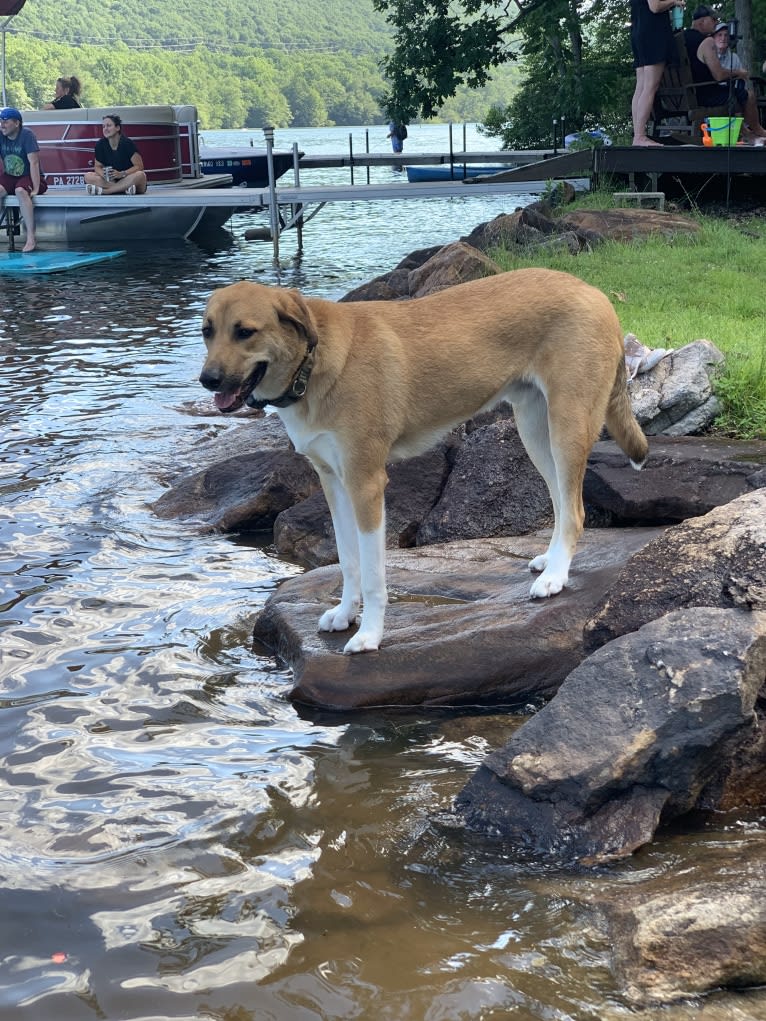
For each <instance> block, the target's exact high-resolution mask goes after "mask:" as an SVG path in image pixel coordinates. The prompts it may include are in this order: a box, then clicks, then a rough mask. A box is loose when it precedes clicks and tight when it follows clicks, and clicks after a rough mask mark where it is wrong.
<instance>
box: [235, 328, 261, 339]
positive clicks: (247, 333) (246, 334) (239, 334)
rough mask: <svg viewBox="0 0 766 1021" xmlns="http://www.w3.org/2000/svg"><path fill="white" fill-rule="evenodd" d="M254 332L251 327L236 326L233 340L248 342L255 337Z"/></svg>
mask: <svg viewBox="0 0 766 1021" xmlns="http://www.w3.org/2000/svg"><path fill="white" fill-rule="evenodd" d="M256 332H257V331H256V330H254V329H253V328H252V326H237V327H236V329H235V330H234V339H235V340H250V338H251V337H253V336H255V334H256Z"/></svg>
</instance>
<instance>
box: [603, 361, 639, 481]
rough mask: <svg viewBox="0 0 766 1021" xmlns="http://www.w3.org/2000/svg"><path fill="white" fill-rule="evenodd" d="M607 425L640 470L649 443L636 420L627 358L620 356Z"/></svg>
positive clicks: (608, 406)
mask: <svg viewBox="0 0 766 1021" xmlns="http://www.w3.org/2000/svg"><path fill="white" fill-rule="evenodd" d="M606 427H607V429H608V430H609V433H610V435H611V436H612V438H613V439H614V440H615V441H616V442H617V443H618V444H619V445H620V447H622V449H623V450H624V451H625V453H626V454H627V455H628V457H629V458H630V463H631V464H632V465H633V467H634V468H635V469H636V471H639V470H640V469H641V468H642V467H643V465H644V461H646V457H647V454H648V453H649V444H648V443H647V440H646V436H644V433H643V431H642V429H641V426H640V425H639V424H638V422H637V421H636V416H635V415H634V414H633V408H632V407H631V406H630V397H629V396H628V374H627V372H626V371H625V359H624V358H620V361H619V364H618V366H617V375H616V376H615V379H614V385H613V386H612V392H611V394H610V395H609V404H608V405H607V409H606Z"/></svg>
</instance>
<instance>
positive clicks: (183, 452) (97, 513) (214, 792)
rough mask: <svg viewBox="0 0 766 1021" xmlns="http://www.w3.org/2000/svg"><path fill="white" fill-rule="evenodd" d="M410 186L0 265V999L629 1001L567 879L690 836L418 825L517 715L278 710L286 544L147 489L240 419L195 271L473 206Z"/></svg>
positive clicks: (43, 1011) (431, 225) (354, 266)
mask: <svg viewBox="0 0 766 1021" xmlns="http://www.w3.org/2000/svg"><path fill="white" fill-rule="evenodd" d="M415 205H416V204H415V203H410V204H409V207H408V208H409V212H408V216H409V220H408V222H407V226H406V228H403V227H402V226H401V224H399V223H398V222H395V221H394V220H393V214H392V211H391V210H388V211H387V210H385V209H383V210H380V211H379V212H375V211H372V210H370V209H364V208H360V209H358V210H356V209H350V208H348V209H345V210H344V211H343V212H342V213H341V212H340V211H339V210H336V211H335V212H333V213H332V217H331V218H330V214H329V211H325V214H324V215H325V217H326V218H325V220H324V221H322V219H321V215H320V217H319V218H317V220H316V221H314V224H313V225H312V230H311V234H310V236H309V231H308V230H307V239H306V241H307V244H306V248H307V251H306V253H305V255H304V258H303V259H302V260H300V261H299V260H297V259H296V258H294V256H291V255H290V253H289V251H288V252H287V255H286V257H285V260H284V263H283V265H281V266H279V267H276V266H274V265H273V264H272V262H271V251H270V248H267V247H264V246H258V245H248V244H247V243H246V242H244V241H243V240H242V238H243V225H242V224H239V223H235V225H234V231H233V236H231V235H229V236H228V239H227V240H226V243H225V244H223V245H211V246H209V247H208V248H206V249H203V248H201V247H200V246H197V245H193V244H185V245H177V246H168V247H163V246H161V245H159V246H156V247H154V248H153V249H147V248H136V249H131V251H130V252H129V254H128V256H127V257H126V258H124V259H122V260H118V261H116V262H113V263H107V264H104V265H103V266H94V267H91V268H89V269H87V270H84V271H83V272H82V274H81V275H72V274H69V273H65V274H61V275H59V276H52V277H49V278H43V277H41V278H40V279H37V280H34V279H29V278H28V279H20V280H13V281H10V282H9V281H7V280H6V282H5V284H4V286H3V289H2V291H0V313H1V314H2V319H1V320H0V322H1V323H2V325H0V349H1V350H2V354H3V358H2V363H1V367H0V378H1V379H2V391H1V394H2V396H0V425H1V426H2V433H1V436H2V438H1V439H0V578H1V579H2V601H1V602H0V629H2V643H1V645H0V656H1V657H2V661H1V664H0V670H1V672H2V689H1V690H0V755H1V756H2V762H3V773H2V781H1V782H0V897H1V898H2V899H1V900H0V906H1V908H2V916H3V925H2V927H0V1019H2V1021H6V1019H7V1021H41V1019H43V1021H48V1019H51V1018H55V1019H56V1021H68V1019H72V1021H75V1019H76V1021H83V1019H88V1018H93V1019H102V1018H106V1019H110V1021H111V1019H115V1021H116V1019H120V1021H149V1019H158V1018H173V1019H178V1021H181V1019H184V1021H199V1019H204V1018H210V1019H216V1021H255V1019H256V1018H257V1019H258V1021H261V1019H278V1021H291V1019H296V1021H309V1019H311V1021H320V1019H338V1018H360V1019H367V1018H373V1017H374V1018H384V1019H391V1021H423V1019H428V1021H434V1019H445V1021H446V1019H449V1021H455V1019H463V1018H465V1019H478V1018H482V1019H485V1018H486V1019H489V1018H507V1017H509V1016H513V1017H518V1018H520V1019H522V1021H526V1019H545V1021H550V1019H554V1021H559V1019H561V1021H564V1019H568V1018H573V1019H578V1021H579V1019H589V1018H610V1019H611V1018H623V1017H624V1018H627V1017H628V1016H629V1011H628V1010H627V1009H626V1008H625V1007H624V1006H623V1005H622V1004H621V1002H620V1000H619V998H618V997H617V995H616V993H615V982H614V978H613V977H612V975H611V972H610V971H609V968H608V956H607V951H608V948H607V947H606V946H605V945H604V943H603V939H602V937H600V936H599V935H598V934H597V933H596V932H594V931H591V930H590V929H589V928H588V926H587V925H586V922H585V920H584V917H585V916H583V914H582V911H581V910H580V907H579V896H580V894H581V893H582V894H585V893H587V892H589V891H590V890H591V889H592V888H595V887H597V886H598V885H599V883H602V882H604V881H605V880H606V878H608V879H609V881H610V882H612V883H617V884H619V883H620V882H632V881H633V880H634V879H635V878H636V877H637V876H640V875H642V874H656V873H659V872H662V871H663V870H664V869H666V868H668V867H669V864H670V863H672V862H673V861H674V859H675V858H676V857H677V858H682V857H683V855H685V854H694V853H699V851H696V852H695V850H694V845H693V844H692V845H684V846H683V847H682V848H678V847H677V846H676V845H675V844H674V842H673V840H672V839H671V838H668V840H667V841H666V844H665V845H662V844H660V845H658V847H657V848H654V849H652V850H650V851H648V852H646V853H644V854H643V855H640V856H638V857H637V858H636V859H635V861H633V862H631V863H629V865H627V866H625V867H623V868H622V869H614V870H611V871H610V872H609V873H603V874H602V875H601V876H589V875H583V876H577V875H562V874H559V873H556V872H548V871H546V870H545V869H544V868H541V867H540V866H539V865H538V864H535V863H530V862H524V861H522V860H520V858H519V856H518V855H517V854H514V853H511V851H510V850H508V849H505V848H502V847H498V846H484V845H482V844H481V843H479V842H477V841H473V840H469V841H465V843H463V842H461V841H460V840H459V839H456V838H455V837H454V836H445V835H444V834H442V833H440V832H439V831H437V830H435V829H433V828H432V826H431V825H430V822H429V816H430V813H431V812H432V811H433V810H434V809H438V808H441V807H445V806H447V805H449V803H450V801H451V799H452V797H453V796H454V795H455V794H456V793H457V791H458V790H459V789H460V787H461V786H462V784H463V783H464V782H465V780H466V779H467V777H468V776H469V775H470V773H471V771H472V770H473V769H474V768H475V766H476V764H477V763H479V762H480V761H481V759H482V757H483V756H484V754H485V753H486V751H487V750H488V749H489V748H491V747H494V746H497V745H499V744H500V743H502V742H503V741H504V740H505V739H506V738H507V736H508V735H509V733H510V732H511V731H512V730H513V728H514V727H515V726H517V725H518V722H519V721H518V719H516V718H512V717H508V716H504V715H503V714H497V715H495V716H490V715H487V714H484V713H480V712H478V711H477V712H476V713H475V714H472V713H470V712H462V713H461V714H454V715H451V714H449V713H444V712H442V713H436V712H432V713H412V714H409V715H400V716H385V715H379V716H370V717H355V718H353V719H351V720H348V719H345V720H344V719H338V718H337V717H336V718H333V719H329V718H327V719H323V718H321V717H312V718H303V717H301V715H299V714H298V713H297V712H296V711H295V709H294V708H293V707H292V706H291V705H290V703H289V702H288V701H287V699H286V692H287V691H288V690H289V677H288V676H286V675H285V674H284V673H282V672H280V671H279V670H277V669H276V668H275V667H274V666H273V664H272V663H271V662H270V661H267V660H264V659H261V658H260V657H259V656H258V655H256V654H255V653H254V652H253V651H252V649H251V647H250V642H249V638H250V632H251V626H252V618H253V614H254V612H255V611H256V610H257V608H258V607H259V606H260V605H262V603H263V601H264V600H265V599H266V598H267V596H268V594H269V593H270V592H271V591H273V589H274V587H275V585H276V584H278V582H279V580H280V579H282V578H284V577H286V576H287V575H288V574H289V573H291V572H294V571H295V570H296V569H295V568H294V567H291V566H289V565H287V564H285V563H281V562H280V561H278V560H276V559H275V558H274V557H273V556H272V555H271V554H270V552H269V550H268V547H267V546H263V545H258V544H257V543H252V542H251V543H249V542H246V541H242V540H238V541H232V538H231V537H227V536H201V535H198V534H197V533H196V532H195V531H194V529H193V528H192V527H191V526H187V525H185V524H182V523H178V522H167V521H160V520H158V519H157V518H155V517H154V515H153V514H152V513H151V510H150V505H151V503H152V502H153V501H154V500H155V499H157V497H158V496H159V495H160V493H161V492H162V491H163V486H164V480H165V479H167V478H168V477H169V476H171V475H172V473H173V470H174V468H176V467H177V468H186V467H188V466H191V465H194V464H195V459H198V457H199V453H198V451H199V449H200V447H201V446H202V445H204V444H207V443H208V442H209V441H210V440H211V439H212V438H214V437H218V436H221V435H222V434H223V433H224V432H225V431H226V430H228V429H230V428H232V427H237V426H238V425H239V423H234V422H230V421H227V420H224V419H221V418H219V417H216V416H215V414H214V413H213V412H212V409H211V412H210V414H206V413H199V407H200V398H201V396H202V395H201V393H200V391H199V387H198V385H197V383H196V377H197V374H198V372H199V368H200V365H201V352H202V349H201V343H200V340H199V319H200V313H201V310H202V308H203V306H204V302H205V300H206V297H207V294H208V293H209V291H210V289H211V288H212V287H214V286H217V285H219V284H225V283H229V282H231V281H233V280H236V279H238V278H240V277H241V276H245V275H257V276H258V277H259V278H260V279H264V280H268V281H272V282H277V281H278V282H281V283H283V284H289V285H295V286H300V287H302V288H304V289H306V290H308V291H310V292H312V293H319V294H327V295H334V294H336V293H342V292H343V291H345V290H347V289H349V288H350V287H351V286H353V285H354V284H356V283H358V282H360V280H362V279H365V278H367V277H370V276H373V275H375V274H377V273H379V272H382V271H384V270H386V269H388V268H390V267H391V265H392V264H393V263H394V262H395V261H396V260H397V259H398V258H400V256H401V255H403V254H404V253H405V252H406V251H408V250H411V249H412V248H415V247H419V246H420V245H427V244H432V243H436V242H437V241H441V240H449V239H450V238H442V237H440V232H442V231H446V230H447V229H448V225H449V224H450V223H453V222H454V232H453V234H452V236H455V235H456V234H460V233H463V232H466V231H467V230H470V229H471V227H473V226H474V225H475V223H476V222H479V221H480V220H482V219H486V218H487V217H488V216H489V215H494V212H497V211H500V210H499V209H497V208H496V209H495V211H494V212H487V211H486V205H482V207H481V208H483V209H484V213H481V212H480V213H478V214H475V216H474V218H473V219H472V220H469V219H468V218H469V217H470V216H471V214H470V213H466V211H465V209H464V208H463V205H462V200H461V203H452V202H446V203H443V204H442V206H441V207H439V210H438V211H437V212H434V211H433V209H432V207H431V206H430V204H429V208H428V209H425V208H422V209H420V210H419V211H416V210H415V209H414V208H411V207H415ZM192 404H193V405H194V408H195V413H194V414H190V413H189V408H190V405H192ZM253 442H254V443H257V423H254V434H253ZM714 838H715V839H718V835H717V834H714V835H711V836H709V837H708V836H707V835H705V834H704V833H703V834H702V835H701V836H700V838H699V839H700V841H701V843H702V847H703V850H704V841H705V840H706V839H714ZM690 847H691V850H690V849H689V848H690ZM690 1011H691V1008H690ZM681 1016H684V1017H686V1016H688V1017H691V1016H692V1013H690V1012H689V1013H686V1014H676V1015H674V1017H681Z"/></svg>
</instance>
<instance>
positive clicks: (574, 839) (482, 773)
mask: <svg viewBox="0 0 766 1021" xmlns="http://www.w3.org/2000/svg"><path fill="white" fill-rule="evenodd" d="M765 681H766V612H751V611H746V610H720V609H711V608H704V607H703V608H700V609H696V610H691V611H690V610H679V611H676V612H673V613H669V614H667V615H666V616H664V617H662V618H661V619H660V620H656V621H652V622H651V623H650V624H647V625H645V626H644V627H642V628H641V629H640V630H639V631H637V632H635V633H633V634H630V635H625V636H623V637H622V638H618V639H616V640H615V641H613V642H611V643H610V644H609V645H607V646H605V647H604V648H602V649H599V650H598V652H596V653H594V654H593V655H591V656H590V657H589V658H588V659H587V660H585V662H583V663H581V664H580V666H578V667H577V668H576V669H575V670H573V671H572V673H571V674H570V675H569V676H568V677H567V678H566V680H565V681H564V682H563V684H562V685H561V687H560V689H559V691H558V693H557V695H556V697H555V698H554V699H553V701H552V702H550V703H549V704H548V705H546V706H545V707H544V708H543V709H542V710H541V711H540V712H538V713H537V714H536V715H534V716H532V717H531V718H530V719H529V720H528V721H527V723H525V724H524V726H522V727H521V728H520V729H519V730H518V731H516V733H515V734H514V735H513V737H512V738H511V740H510V741H509V742H508V743H507V744H506V746H505V747H504V748H502V749H501V750H499V751H496V752H493V753H492V754H491V755H489V756H488V757H487V759H485V761H484V763H483V764H482V766H481V767H480V768H479V770H478V771H477V772H476V773H475V774H474V776H473V777H472V778H471V779H470V780H469V782H468V783H467V784H466V786H465V787H464V788H463V790H462V791H461V793H460V795H459V796H458V798H457V799H456V802H455V812H456V815H457V817H458V819H459V820H460V821H461V822H462V823H463V824H464V825H465V826H467V827H468V828H469V829H473V830H480V831H484V832H487V833H489V834H492V835H499V836H502V837H504V838H505V839H507V840H510V841H512V842H513V843H516V844H518V845H520V846H523V847H529V848H532V849H533V850H535V851H539V852H542V853H545V854H546V855H549V856H554V857H557V858H559V859H562V860H565V861H566V860H578V861H581V862H584V863H593V862H600V861H607V860H609V859H612V858H620V857H624V856H626V855H629V854H631V853H632V852H633V851H634V850H635V849H636V848H638V847H640V846H641V845H642V844H645V843H646V842H647V841H649V840H651V838H652V836H653V834H654V832H655V830H656V828H657V826H658V825H659V823H660V820H663V821H668V820H669V819H672V818H674V817H675V816H678V815H682V814H684V813H686V812H689V811H690V810H691V809H693V808H695V807H699V806H700V805H702V804H705V805H706V806H709V805H710V801H711V797H712V794H711V792H714V791H716V790H723V789H725V788H730V787H731V782H730V774H731V773H732V763H733V761H734V760H737V759H738V758H739V757H744V758H748V757H750V756H751V753H752V749H753V748H756V749H760V750H762V748H763V721H762V720H760V719H759V717H758V714H757V713H756V703H757V701H758V699H759V697H760V698H763V694H764V682H765ZM757 758H758V756H756V760H757ZM755 768H756V769H759V768H760V769H761V770H762V769H763V761H761V762H760V763H758V762H757V761H756V766H755ZM761 794H762V795H766V792H764V791H763V790H762V791H761Z"/></svg>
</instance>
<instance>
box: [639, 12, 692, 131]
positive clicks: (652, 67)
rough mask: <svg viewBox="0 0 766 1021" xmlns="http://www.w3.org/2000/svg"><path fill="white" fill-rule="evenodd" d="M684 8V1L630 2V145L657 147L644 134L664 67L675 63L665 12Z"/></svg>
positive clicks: (673, 45)
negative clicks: (632, 81) (632, 87)
mask: <svg viewBox="0 0 766 1021" xmlns="http://www.w3.org/2000/svg"><path fill="white" fill-rule="evenodd" d="M685 6H686V3H685V0H630V45H631V49H632V50H633V66H634V67H635V69H636V91H635V92H634V93H633V102H632V104H631V115H632V117H633V145H659V144H660V143H659V142H653V141H652V140H651V138H649V136H648V135H647V133H646V123H647V121H648V120H649V117H650V115H651V112H652V106H653V105H654V95H655V93H656V92H657V86H658V85H659V84H660V79H661V78H662V73H663V71H664V70H665V65H666V64H675V63H677V57H676V45H675V41H674V39H673V30H672V28H671V26H670V18H669V16H668V11H669V10H670V9H671V7H680V8H681V9H683V8H684V7H685Z"/></svg>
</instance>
